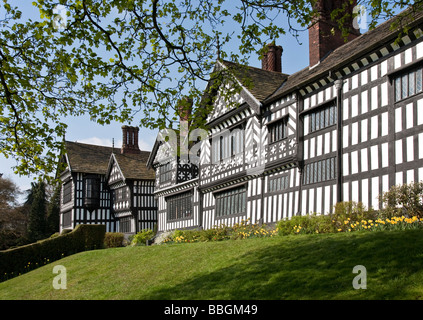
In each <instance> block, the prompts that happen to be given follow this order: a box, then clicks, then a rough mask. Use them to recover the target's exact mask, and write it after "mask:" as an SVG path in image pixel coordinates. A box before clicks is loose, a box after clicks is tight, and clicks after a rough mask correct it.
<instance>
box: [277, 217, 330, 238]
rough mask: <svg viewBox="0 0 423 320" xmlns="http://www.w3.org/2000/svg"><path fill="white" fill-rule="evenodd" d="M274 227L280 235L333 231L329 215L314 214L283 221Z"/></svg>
mask: <svg viewBox="0 0 423 320" xmlns="http://www.w3.org/2000/svg"><path fill="white" fill-rule="evenodd" d="M276 226H277V230H278V233H279V234H280V235H290V234H311V233H329V232H333V231H334V224H333V223H332V219H331V217H330V216H329V215H317V214H315V213H314V214H311V215H304V216H293V217H292V218H290V219H283V220H280V221H279V222H278V223H277V224H276Z"/></svg>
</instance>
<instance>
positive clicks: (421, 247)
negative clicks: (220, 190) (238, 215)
mask: <svg viewBox="0 0 423 320" xmlns="http://www.w3.org/2000/svg"><path fill="white" fill-rule="evenodd" d="M55 265H63V266H65V267H66V270H67V289H66V290H55V289H54V288H53V286H52V281H53V278H54V277H55V276H57V275H56V274H53V272H52V271H53V267H54V266H55ZM356 265H363V266H365V267H366V269H367V289H366V290H355V289H354V288H353V286H352V281H353V279H354V277H355V276H357V274H354V273H353V272H352V271H353V268H354V266H356ZM422 298H423V231H422V230H406V231H386V232H385V231H383V232H364V231H363V232H354V233H339V234H316V235H297V236H286V237H279V236H278V237H274V238H262V239H248V240H236V241H222V242H208V243H192V244H174V245H162V246H152V247H126V248H116V249H106V250H97V251H88V252H83V253H79V254H76V255H73V256H69V257H66V258H64V259H61V260H59V261H56V262H54V263H51V264H49V265H46V266H43V267H41V268H39V269H36V270H33V271H31V272H29V273H27V274H24V275H21V276H19V277H16V278H13V279H10V280H8V281H5V282H3V283H0V299H121V300H123V299H160V300H162V299H223V300H225V299H240V300H244V299H422Z"/></svg>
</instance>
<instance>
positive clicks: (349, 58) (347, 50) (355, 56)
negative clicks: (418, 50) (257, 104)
mask: <svg viewBox="0 0 423 320" xmlns="http://www.w3.org/2000/svg"><path fill="white" fill-rule="evenodd" d="M407 10H410V9H407ZM407 10H404V11H403V12H402V13H400V14H399V15H398V16H396V17H394V18H392V19H390V20H388V21H386V22H384V23H382V24H380V25H379V26H377V27H376V28H375V29H373V30H370V31H368V32H366V33H363V34H362V35H361V36H359V37H357V38H355V39H354V40H352V41H350V42H347V43H345V44H344V45H342V46H341V47H339V48H338V49H336V50H334V51H333V52H332V53H330V54H329V55H328V56H327V57H326V58H325V59H324V60H323V61H321V62H320V63H319V64H318V65H316V66H314V67H312V68H309V67H306V68H304V69H303V70H301V71H299V72H296V73H294V74H292V75H291V76H289V77H288V79H287V81H286V82H285V83H284V85H283V86H282V87H280V88H279V89H278V90H276V91H275V92H274V93H273V94H272V95H270V96H269V97H268V99H266V101H264V103H271V102H273V101H275V100H277V99H280V98H281V97H282V96H284V95H286V94H289V93H291V92H292V91H295V90H297V89H299V88H301V87H304V86H305V85H306V84H308V83H311V82H314V81H317V80H319V79H320V78H321V77H323V76H324V75H325V74H329V72H331V74H332V75H333V76H332V77H333V78H336V77H335V73H336V72H337V71H340V70H342V69H343V68H344V67H345V66H347V65H349V64H351V63H353V62H355V61H357V60H359V59H361V58H362V57H363V56H366V55H368V54H370V53H371V52H373V51H375V50H376V49H377V48H380V47H381V46H383V45H387V44H389V43H391V42H393V41H394V40H395V39H396V38H397V37H398V35H399V34H400V32H401V30H402V28H403V27H404V26H405V25H408V26H409V27H410V29H412V28H413V27H415V26H417V25H419V24H421V23H422V22H423V12H422V11H417V12H411V16H410V17H405V18H404V16H401V15H402V14H405V13H407ZM400 19H402V20H400ZM393 23H394V24H395V23H398V27H396V28H395V29H391V25H392V24H393Z"/></svg>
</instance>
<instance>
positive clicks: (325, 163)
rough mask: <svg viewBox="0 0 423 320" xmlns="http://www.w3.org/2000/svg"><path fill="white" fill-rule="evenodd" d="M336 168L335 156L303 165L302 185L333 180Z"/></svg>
mask: <svg viewBox="0 0 423 320" xmlns="http://www.w3.org/2000/svg"><path fill="white" fill-rule="evenodd" d="M336 166H337V163H336V156H334V157H330V158H324V159H320V160H317V161H313V162H309V163H306V164H304V169H303V185H310V184H315V183H322V182H326V181H331V180H335V179H336ZM323 172H324V173H323Z"/></svg>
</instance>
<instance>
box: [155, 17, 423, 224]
mask: <svg viewBox="0 0 423 320" xmlns="http://www.w3.org/2000/svg"><path fill="white" fill-rule="evenodd" d="M393 20H395V18H394V19H393ZM391 22H392V21H387V22H385V23H383V24H381V25H380V26H378V27H377V28H375V29H374V30H371V31H368V32H366V33H364V34H363V35H361V36H358V37H357V38H356V39H354V40H352V41H350V42H348V43H346V44H344V45H342V46H341V47H339V48H337V49H336V50H334V51H333V52H331V53H330V54H329V55H328V56H327V57H326V58H325V59H324V60H322V61H321V62H320V63H319V64H317V65H316V66H312V67H307V68H305V69H303V70H301V71H299V72H297V73H295V74H293V75H291V76H288V75H284V74H282V73H280V76H279V77H276V76H275V72H273V71H265V70H261V69H257V68H252V67H248V68H247V70H248V72H250V75H251V80H252V82H253V84H254V85H255V87H254V89H246V88H245V87H244V88H243V89H242V91H241V93H240V94H238V95H236V96H234V97H233V99H234V100H235V101H237V107H232V108H228V107H227V106H226V105H225V103H223V102H222V101H223V99H219V98H217V99H216V100H215V101H216V102H215V105H214V110H213V112H212V114H210V115H209V117H208V118H207V124H208V128H209V132H208V137H207V139H203V141H202V142H201V148H200V150H201V153H200V163H199V165H198V168H197V169H198V175H195V176H192V178H191V179H188V178H185V179H182V180H177V176H178V172H179V170H180V165H179V163H178V159H177V158H175V157H173V158H172V157H170V155H169V152H168V148H167V147H166V144H165V143H160V142H156V145H155V146H154V148H153V151H152V153H151V156H150V158H149V160H148V166H149V167H151V168H153V169H154V170H155V171H156V181H155V193H154V194H155V197H156V199H157V203H158V231H159V232H160V231H166V230H172V229H181V228H204V229H209V228H213V227H214V226H218V225H221V224H225V225H229V226H230V225H233V224H235V223H239V222H240V221H241V220H246V219H250V221H251V223H275V222H277V221H278V220H281V219H284V218H290V217H292V216H293V215H304V214H308V213H318V214H327V213H330V212H332V209H333V206H334V205H335V204H336V202H338V201H349V200H353V201H361V202H363V204H364V205H366V206H367V207H372V208H374V209H376V210H377V209H379V208H380V205H381V203H380V202H379V199H378V196H379V195H380V194H381V193H382V192H384V191H387V190H388V189H389V188H390V186H393V185H396V184H403V183H409V182H412V181H420V180H423V91H422V86H423V84H422V81H423V80H422V77H423V75H422V66H423V37H422V35H423V13H422V12H417V13H415V14H414V20H412V21H411V22H409V27H410V29H409V31H408V33H407V34H402V35H401V36H400V37H399V38H398V35H399V34H400V33H399V30H391V29H389V26H390V24H391ZM397 38H398V39H397ZM217 65H218V67H219V68H228V67H229V66H231V65H232V64H231V63H229V62H226V61H218V62H217ZM261 89H263V92H264V91H266V90H267V93H266V94H264V93H263V92H261V91H260V90H261ZM221 90H224V88H221ZM269 90H271V91H270V92H269ZM236 129H240V131H241V132H242V134H238V133H237V134H235V133H234V134H232V132H235V131H236ZM225 134H229V136H230V137H232V138H231V139H226V138H225V136H224V135H225ZM221 136H222V137H221ZM237 139H238V140H237ZM235 140H237V141H241V142H239V143H240V144H238V145H237V146H235V147H234V146H232V147H231V145H230V144H229V145H228V144H227V143H230V142H227V141H235ZM240 145H241V148H239V146H240ZM228 148H229V149H228ZM228 150H229V151H228ZM165 165H167V167H166V168H165V167H164V166H165ZM161 168H163V169H162V174H163V175H162V177H163V179H160V172H161ZM166 170H167V171H166ZM166 172H167V173H168V175H167V176H166V175H165V174H164V173H166ZM165 177H167V178H165ZM177 195H180V196H179V197H177ZM188 196H191V201H187V200H186V199H187V197H188ZM177 199H181V201H184V203H182V202H181V203H180V204H175V202H177ZM170 204H171V206H170ZM234 206H235V207H234ZM175 208H176V209H175ZM175 210H179V211H181V210H182V214H180V215H179V213H178V214H176V213H175ZM225 213H226V214H225Z"/></svg>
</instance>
